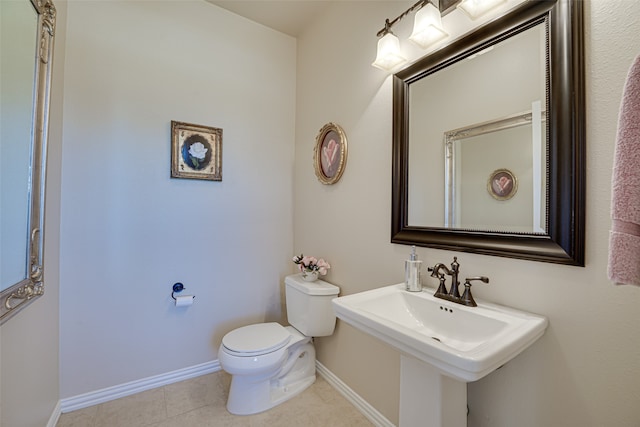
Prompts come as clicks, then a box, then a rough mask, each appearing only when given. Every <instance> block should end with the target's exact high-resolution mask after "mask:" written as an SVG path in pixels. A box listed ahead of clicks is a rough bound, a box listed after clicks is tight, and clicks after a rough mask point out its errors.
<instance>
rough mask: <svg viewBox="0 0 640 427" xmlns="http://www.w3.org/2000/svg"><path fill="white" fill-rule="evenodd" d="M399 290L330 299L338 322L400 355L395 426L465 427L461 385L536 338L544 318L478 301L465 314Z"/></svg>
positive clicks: (429, 295) (425, 295)
mask: <svg viewBox="0 0 640 427" xmlns="http://www.w3.org/2000/svg"><path fill="white" fill-rule="evenodd" d="M433 292H434V291H433V290H431V289H426V288H425V290H423V291H422V292H407V291H405V290H404V284H403V283H401V284H398V285H392V286H386V287H383V288H379V289H374V290H371V291H366V292H361V293H358V294H353V295H347V296H344V297H339V298H335V299H334V300H333V308H334V310H335V312H336V315H337V316H338V318H340V319H342V320H344V321H345V322H347V323H349V324H351V325H352V326H354V327H355V328H357V329H360V330H361V331H364V332H366V333H368V334H370V335H373V336H374V337H376V338H378V339H380V340H382V341H383V342H385V343H387V344H389V345H391V346H392V347H394V348H396V349H397V350H399V351H400V352H402V355H401V364H400V426H401V427H413V426H427V427H464V426H466V424H467V421H466V419H467V404H466V402H467V382H470V381H476V380H478V379H480V378H482V377H484V376H485V375H488V374H489V373H491V372H493V371H494V370H495V369H497V368H499V367H500V366H502V365H503V364H505V363H507V362H508V361H509V360H511V359H513V358H514V357H516V356H517V355H518V354H520V353H521V352H522V351H523V350H524V349H526V348H527V347H529V346H530V345H531V344H533V343H534V342H535V341H536V340H537V339H538V338H540V337H541V336H542V334H543V333H544V331H545V329H546V328H547V324H548V321H547V319H546V318H545V317H543V316H539V315H536V314H531V313H526V312H523V311H519V310H515V309H512V308H509V307H504V306H500V305H496V304H490V303H485V302H482V301H476V302H477V303H478V306H477V307H465V306H463V305H460V304H456V303H453V302H450V301H445V300H442V299H439V298H435V297H434V296H433Z"/></svg>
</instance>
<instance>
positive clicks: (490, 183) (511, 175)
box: [487, 169, 518, 201]
mask: <svg viewBox="0 0 640 427" xmlns="http://www.w3.org/2000/svg"><path fill="white" fill-rule="evenodd" d="M500 174H504V175H508V176H509V178H510V179H511V182H512V185H511V191H509V193H507V194H505V195H504V196H501V195H499V194H497V193H496V192H495V189H494V188H493V181H494V179H495V177H496V176H497V175H500ZM487 191H488V192H489V194H490V195H491V197H493V198H494V199H496V200H500V201H504V200H509V199H510V198H512V197H513V196H515V195H516V193H517V192H518V177H517V176H515V174H514V173H513V172H511V171H510V170H509V169H496V170H494V171H493V172H491V175H489V179H487Z"/></svg>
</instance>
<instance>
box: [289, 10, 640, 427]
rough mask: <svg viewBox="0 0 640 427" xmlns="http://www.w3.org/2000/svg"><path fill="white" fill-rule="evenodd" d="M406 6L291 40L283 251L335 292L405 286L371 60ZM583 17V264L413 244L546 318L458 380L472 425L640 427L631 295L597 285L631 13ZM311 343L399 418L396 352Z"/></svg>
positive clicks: (361, 339) (344, 336) (403, 250)
mask: <svg viewBox="0 0 640 427" xmlns="http://www.w3.org/2000/svg"><path fill="white" fill-rule="evenodd" d="M405 5H406V3H395V4H393V3H386V2H371V3H368V4H367V6H366V7H363V5H362V4H361V3H360V2H344V3H342V2H341V3H337V4H334V5H333V6H332V8H331V9H329V11H327V12H326V13H325V14H324V15H323V16H319V17H318V20H317V21H316V22H315V24H314V25H313V26H312V27H310V28H309V29H308V30H307V32H306V33H305V34H304V35H303V36H302V37H301V38H300V39H299V42H298V89H297V118H296V161H295V165H296V168H295V195H294V200H295V215H294V250H295V251H297V252H304V253H305V254H313V255H316V256H322V257H324V258H325V259H327V260H328V261H329V262H330V263H331V264H332V269H331V272H330V274H329V276H328V277H327V280H328V281H330V282H333V283H335V284H337V285H339V286H341V288H342V292H343V294H352V293H355V292H359V291H362V290H366V289H372V288H376V287H380V286H384V285H388V284H392V283H398V282H401V281H402V280H403V260H404V259H405V258H406V256H407V254H408V252H409V247H407V246H400V245H392V244H390V243H389V238H390V211H391V206H390V203H391V185H390V181H391V179H390V177H391V80H390V79H389V77H387V76H386V75H384V74H383V73H382V72H380V71H379V70H377V69H375V68H373V67H371V66H370V63H371V62H372V60H373V58H374V55H375V33H376V32H377V31H378V30H379V29H380V27H381V26H382V24H383V22H384V19H385V18H389V17H394V16H397V14H398V13H400V12H401V11H402V10H404V9H403V7H404V6H405ZM585 9H586V10H585V23H586V35H585V39H586V64H587V71H586V85H587V102H588V104H587V120H588V122H587V138H588V141H587V144H588V147H587V165H588V169H587V179H588V181H587V197H588V199H587V227H586V228H587V235H586V242H587V246H586V267H584V268H577V267H567V266H559V265H552V264H545V263H538V262H529V261H519V260H508V259H503V258H498V257H487V256H480V255H473V254H467V253H454V252H446V251H439V250H433V249H427V248H420V249H418V253H419V256H420V258H421V259H423V260H425V263H426V264H427V265H429V264H434V263H436V262H450V260H451V258H452V256H454V255H457V256H458V257H459V261H460V263H461V265H462V267H461V269H462V272H463V274H469V275H478V274H482V275H487V276H489V277H490V278H491V284H490V285H489V286H486V287H478V288H477V290H476V296H477V297H479V298H484V299H487V300H489V301H493V302H497V303H501V304H506V305H510V306H513V307H516V308H520V309H523V310H528V311H532V312H535V313H540V314H543V315H545V316H548V318H549V320H550V326H549V329H548V330H547V332H546V334H545V335H544V336H543V337H542V338H541V339H540V340H539V341H538V342H537V343H536V344H535V345H534V346H532V347H531V348H529V349H528V350H527V351H525V352H524V353H523V354H521V355H520V356H518V357H517V358H516V359H514V360H513V361H512V362H510V363H509V364H507V365H506V366H504V367H503V368H502V369H500V370H498V371H496V372H494V373H492V374H490V375H489V376H488V377H486V378H484V379H482V380H480V381H478V382H476V383H472V384H470V385H469V387H468V395H469V407H470V410H471V413H470V417H469V425H470V426H473V427H483V426H493V427H513V426H519V427H541V426H544V427H547V426H549V427H551V426H554V427H555V426H563V427H573V426H575V427H585V426H594V427H596V426H628V427H633V426H637V425H638V420H640V406H638V404H637V402H638V400H639V399H640V358H639V357H638V354H639V353H640V340H639V339H638V332H637V330H636V327H637V325H636V323H637V322H635V319H637V317H638V306H639V305H640V290H638V289H636V288H630V287H616V286H614V285H612V284H611V283H609V281H608V280H607V277H606V260H607V248H608V232H609V226H610V220H609V202H610V178H611V165H612V156H613V149H614V145H613V144H614V137H615V130H616V122H617V111H618V107H619V103H620V97H621V91H622V87H623V83H624V79H625V76H626V72H627V70H628V67H629V65H630V64H631V62H632V60H633V58H634V56H635V55H636V54H638V53H640V39H639V38H638V37H637V34H638V29H639V28H638V24H637V22H639V21H640V10H639V9H638V8H637V5H636V4H635V2H630V1H624V0H618V1H605V0H592V1H587V2H585ZM398 32H401V31H398ZM400 36H401V38H402V35H400ZM328 121H335V122H337V123H339V124H340V125H342V126H343V128H344V129H345V131H346V133H347V137H348V140H349V159H348V162H347V165H346V170H345V173H344V175H343V177H342V179H341V181H340V182H338V183H337V184H335V185H333V186H324V185H322V184H320V183H319V182H318V181H317V179H316V177H315V175H314V172H313V164H312V150H313V145H314V137H315V135H316V132H317V131H318V129H320V127H321V126H322V125H323V124H324V123H326V122H328ZM310 225H312V226H310ZM317 347H318V358H319V360H320V361H321V362H322V363H324V364H325V365H326V366H327V367H328V368H329V369H330V370H332V371H333V372H334V373H335V374H337V375H338V376H339V377H340V378H341V379H342V380H344V381H345V382H347V384H348V385H349V386H351V387H352V388H353V389H354V390H355V391H356V392H358V393H359V394H360V395H361V396H363V397H364V398H365V399H367V400H368V401H369V403H371V404H372V405H374V406H375V407H376V408H377V409H378V410H379V411H381V412H382V413H383V414H384V415H385V416H386V417H387V418H389V419H390V420H391V421H394V422H397V420H398V415H397V410H398V383H399V378H398V371H399V357H398V353H396V352H394V351H392V350H390V349H388V348H387V347H385V346H384V345H383V344H380V343H379V342H377V341H375V340H373V339H370V338H368V337H366V336H364V335H362V334H361V333H359V332H357V331H355V330H354V329H353V328H352V327H350V326H348V325H346V324H344V323H342V322H339V325H338V328H337V330H336V333H335V334H334V336H332V337H329V338H323V339H318V340H317Z"/></svg>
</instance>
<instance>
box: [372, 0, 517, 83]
mask: <svg viewBox="0 0 640 427" xmlns="http://www.w3.org/2000/svg"><path fill="white" fill-rule="evenodd" d="M506 1H507V0H419V1H418V2H417V3H415V4H414V5H413V6H411V7H410V8H409V9H407V10H405V11H404V12H403V13H402V14H400V15H399V16H398V17H396V18H395V19H394V20H393V21H389V20H388V19H387V20H385V24H384V28H383V29H381V30H380V31H378V33H377V36H378V37H379V38H380V40H378V51H377V55H376V60H375V61H374V62H373V64H371V65H373V66H374V67H377V68H380V69H381V70H384V71H392V70H394V69H396V68H399V67H400V66H401V65H402V64H404V63H406V62H407V59H406V58H405V57H404V56H403V55H402V52H401V50H400V40H398V37H397V36H396V35H395V34H393V32H392V31H391V27H393V26H394V25H395V24H396V23H398V22H399V21H400V20H401V19H402V18H404V17H405V16H407V15H409V14H410V13H412V12H416V16H415V19H414V25H413V32H412V33H411V36H410V37H409V40H411V41H412V42H414V43H415V44H417V45H418V46H420V47H421V48H423V49H426V48H428V47H429V46H432V45H433V44H435V43H437V42H439V41H441V40H444V39H445V38H447V37H448V36H449V34H448V33H447V32H446V31H445V30H444V28H443V26H442V15H443V14H446V13H447V12H449V11H450V10H452V9H453V8H454V7H457V8H458V9H460V10H462V11H463V12H464V13H465V14H467V15H468V16H469V17H470V18H471V19H472V20H475V19H477V18H478V17H480V16H482V15H484V14H485V13H487V12H489V11H490V10H492V9H494V8H495V7H496V6H498V5H499V4H501V3H504V2H506ZM456 3H457V6H454V5H456Z"/></svg>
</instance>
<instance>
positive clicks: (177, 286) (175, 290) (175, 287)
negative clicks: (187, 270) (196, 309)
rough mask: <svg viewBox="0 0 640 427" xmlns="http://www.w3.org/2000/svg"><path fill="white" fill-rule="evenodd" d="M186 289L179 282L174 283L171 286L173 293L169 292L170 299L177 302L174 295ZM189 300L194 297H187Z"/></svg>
mask: <svg viewBox="0 0 640 427" xmlns="http://www.w3.org/2000/svg"><path fill="white" fill-rule="evenodd" d="M185 289H186V288H185V287H184V285H183V284H182V283H180V282H178V283H174V284H173V292H171V298H173V299H174V300H175V301H177V299H176V296H175V294H176V293H180V292H182V291H184V290H185ZM189 296H190V297H191V298H195V297H196V296H195V295H189Z"/></svg>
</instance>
